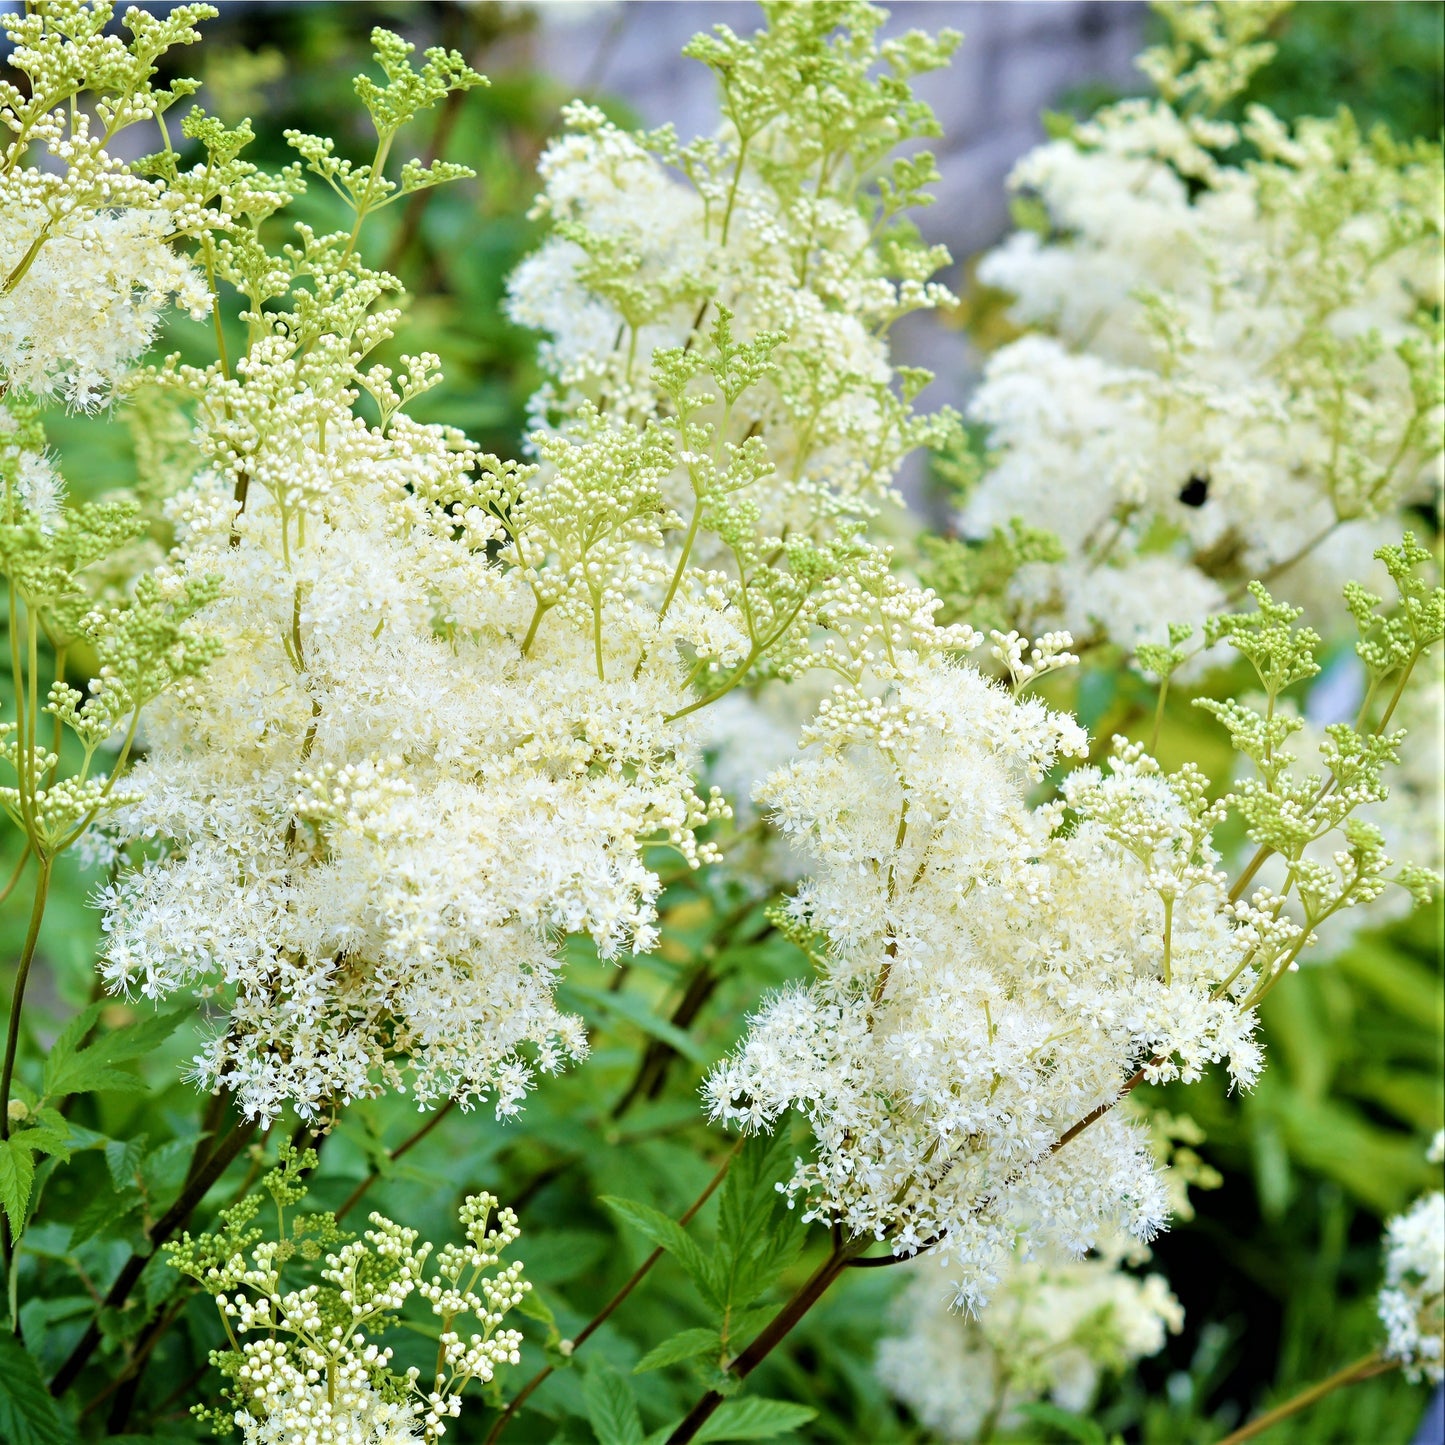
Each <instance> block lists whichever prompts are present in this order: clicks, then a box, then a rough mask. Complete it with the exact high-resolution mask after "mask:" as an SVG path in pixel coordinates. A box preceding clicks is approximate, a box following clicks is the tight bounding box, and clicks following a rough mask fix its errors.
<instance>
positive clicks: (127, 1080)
mask: <svg viewBox="0 0 1445 1445" xmlns="http://www.w3.org/2000/svg"><path fill="white" fill-rule="evenodd" d="M92 1007H94V1005H92ZM90 1011H91V1010H90V1009H87V1010H85V1013H82V1014H79V1015H77V1017H76V1018H74V1019H72V1020H71V1021H70V1023H69V1024H68V1025H67V1026H66V1028H65V1029H64V1030H63V1031H62V1033H61V1038H59V1039H57V1040H56V1046H55V1047H54V1048H52V1049H51V1051H50V1055H49V1057H48V1058H47V1059H46V1061H45V1095H46V1097H47V1098H51V1099H58V1098H61V1097H63V1096H64V1095H66V1094H90V1093H98V1092H100V1091H102V1090H106V1089H117V1090H120V1089H127V1090H142V1089H144V1088H145V1087H146V1085H145V1081H144V1080H143V1079H141V1078H140V1077H139V1076H137V1075H135V1074H131V1073H127V1072H125V1071H124V1070H122V1069H118V1068H116V1067H115V1065H116V1064H119V1063H124V1062H126V1061H127V1060H129V1059H138V1058H141V1057H143V1056H144V1055H146V1054H148V1053H150V1052H151V1051H152V1050H153V1049H154V1048H155V1047H156V1045H157V1044H159V1043H161V1041H162V1040H164V1039H166V1038H167V1037H169V1036H170V1035H171V1034H172V1033H173V1032H174V1031H175V1029H176V1028H177V1026H178V1025H179V1024H180V1022H181V1020H182V1019H183V1018H185V1016H186V1014H187V1013H188V1012H189V1010H188V1009H173V1010H172V1011H171V1012H170V1013H158V1014H152V1015H151V1016H150V1017H148V1018H142V1019H139V1020H137V1021H136V1022H135V1023H133V1024H128V1025H126V1027H124V1028H120V1029H116V1030H114V1031H113V1032H111V1033H108V1034H102V1035H101V1036H100V1038H98V1039H96V1040H95V1042H94V1043H92V1044H91V1045H90V1046H89V1047H87V1048H84V1049H80V1050H79V1051H78V1052H77V1051H75V1050H74V1043H75V1041H76V1040H78V1039H79V1038H81V1037H83V1036H84V1034H85V1031H86V1028H88V1027H90V1025H89V1024H86V1025H85V1027H78V1026H79V1025H80V1024H81V1023H82V1021H83V1020H84V1019H85V1017H86V1014H88V1013H90ZM91 1022H92V1023H93V1022H94V1020H92V1021H91ZM66 1034H69V1035H70V1036H71V1037H70V1041H69V1042H68V1043H67V1044H66V1045H65V1046H64V1047H63V1048H62V1047H61V1039H63V1038H65V1036H66Z"/></svg>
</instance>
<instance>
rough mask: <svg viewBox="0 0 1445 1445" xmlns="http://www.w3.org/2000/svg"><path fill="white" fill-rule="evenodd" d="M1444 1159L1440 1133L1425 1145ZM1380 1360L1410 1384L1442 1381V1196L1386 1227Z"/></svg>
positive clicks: (1435, 1158)
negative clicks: (1395, 1364)
mask: <svg viewBox="0 0 1445 1445" xmlns="http://www.w3.org/2000/svg"><path fill="white" fill-rule="evenodd" d="M1429 1158H1430V1162H1431V1163H1432V1164H1439V1163H1440V1162H1441V1161H1442V1160H1445V1131H1442V1132H1441V1133H1438V1134H1436V1136H1435V1139H1434V1142H1433V1143H1432V1144H1431V1146H1430V1154H1429ZM1379 1311H1380V1322H1381V1323H1382V1324H1383V1325H1384V1327H1385V1336H1386V1343H1385V1355H1386V1357H1387V1358H1388V1359H1392V1360H1399V1361H1400V1363H1401V1364H1402V1365H1403V1366H1404V1369H1405V1374H1406V1376H1407V1377H1408V1378H1409V1379H1411V1380H1421V1379H1424V1380H1428V1381H1429V1382H1430V1383H1431V1384H1432V1385H1438V1384H1440V1383H1441V1381H1442V1380H1445V1194H1442V1193H1441V1192H1440V1190H1438V1189H1437V1190H1435V1191H1434V1192H1433V1193H1430V1194H1426V1195H1423V1196H1422V1197H1421V1198H1419V1199H1417V1200H1416V1201H1415V1203H1414V1204H1413V1205H1411V1207H1410V1208H1409V1209H1407V1210H1406V1211H1405V1213H1404V1214H1400V1215H1396V1217H1395V1218H1394V1219H1392V1220H1391V1221H1390V1222H1389V1224H1387V1225H1386V1226H1385V1286H1384V1288H1383V1289H1382V1290H1381V1291H1380V1300H1379Z"/></svg>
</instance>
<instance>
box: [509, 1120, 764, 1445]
mask: <svg viewBox="0 0 1445 1445" xmlns="http://www.w3.org/2000/svg"><path fill="white" fill-rule="evenodd" d="M746 1141H747V1136H746V1135H740V1136H739V1137H738V1141H737V1143H736V1144H734V1145H733V1147H732V1148H731V1149H729V1150H728V1152H727V1156H726V1157H725V1158H724V1159H723V1162H722V1164H721V1165H720V1166H719V1168H718V1171H717V1173H716V1174H714V1175H713V1177H712V1178H711V1179H710V1180H709V1181H708V1184H707V1188H706V1189H704V1190H703V1191H702V1193H701V1194H699V1195H698V1197H697V1198H696V1199H695V1200H694V1201H693V1202H692V1204H691V1205H690V1206H689V1207H688V1209H687V1210H686V1212H685V1213H683V1214H681V1215H679V1216H678V1220H677V1222H678V1224H679V1225H681V1226H683V1227H684V1228H685V1227H686V1226H687V1225H688V1224H690V1223H691V1222H692V1220H693V1217H694V1216H695V1215H696V1214H697V1212H698V1210H700V1209H701V1208H702V1207H703V1205H704V1204H706V1203H707V1202H708V1200H709V1199H711V1198H712V1195H713V1191H714V1190H715V1189H716V1188H717V1187H718V1185H719V1184H721V1183H722V1182H723V1180H724V1179H726V1178H727V1172H728V1170H729V1169H730V1168H731V1167H732V1162H733V1160H734V1159H735V1158H736V1157H737V1154H738V1151H739V1150H740V1149H741V1148H742V1147H743V1145H744V1143H746ZM663 1254H664V1251H663V1250H661V1249H654V1250H653V1251H652V1253H651V1254H649V1255H648V1256H647V1258H646V1259H644V1260H643V1261H642V1263H641V1264H640V1265H638V1266H637V1268H636V1269H635V1270H633V1271H632V1273H631V1274H630V1275H629V1276H628V1278H627V1281H626V1283H625V1284H623V1286H622V1288H621V1289H619V1290H618V1291H617V1293H616V1294H615V1295H613V1296H612V1298H611V1299H610V1300H608V1301H607V1303H606V1304H605V1305H603V1306H602V1308H601V1309H600V1310H598V1311H597V1313H596V1314H595V1315H593V1316H592V1318H591V1319H590V1320H588V1322H587V1323H586V1324H585V1325H584V1326H583V1327H582V1329H581V1330H579V1331H578V1333H577V1335H576V1336H575V1338H574V1339H573V1341H572V1351H573V1353H574V1354H575V1353H576V1352H577V1351H578V1350H579V1349H580V1348H581V1347H582V1346H583V1344H585V1343H586V1342H587V1340H588V1339H590V1338H591V1336H592V1335H594V1334H595V1333H596V1332H597V1330H599V1329H600V1328H601V1327H602V1325H603V1324H604V1323H605V1322H606V1321H607V1319H608V1318H609V1317H610V1316H611V1314H612V1313H613V1311H614V1310H616V1309H617V1307H618V1306H619V1305H620V1304H621V1303H622V1302H623V1300H625V1299H626V1298H627V1296H628V1295H630V1294H631V1293H632V1291H633V1290H635V1289H636V1288H637V1286H638V1285H639V1284H641V1283H642V1281H643V1280H644V1279H645V1278H646V1277H647V1274H648V1272H649V1271H650V1270H651V1269H652V1267H653V1265H655V1264H656V1263H657V1261H658V1260H660V1259H661V1258H662V1256H663ZM555 1368H556V1366H554V1365H546V1366H544V1367H543V1368H542V1369H540V1370H538V1371H537V1373H536V1374H535V1375H533V1376H532V1378H531V1379H530V1380H528V1381H527V1383H526V1384H525V1385H523V1386H522V1388H521V1389H520V1390H519V1391H518V1392H517V1395H516V1396H515V1398H514V1399H513V1400H512V1402H511V1403H510V1404H509V1405H508V1406H507V1408H506V1409H505V1410H503V1411H502V1413H501V1414H500V1415H499V1416H498V1417H497V1422H496V1424H494V1425H493V1426H492V1428H491V1430H490V1431H489V1432H488V1434H487V1438H486V1441H485V1442H484V1445H496V1442H497V1441H498V1440H500V1439H501V1438H502V1431H503V1430H505V1429H506V1428H507V1425H508V1424H509V1423H510V1422H511V1421H512V1420H513V1419H514V1418H515V1417H516V1414H517V1412H518V1411H519V1410H520V1409H521V1408H522V1406H523V1405H524V1404H526V1402H527V1400H528V1399H529V1398H530V1397H531V1395H532V1393H533V1392H534V1391H535V1390H536V1389H537V1388H538V1386H540V1385H541V1384H542V1383H543V1381H545V1380H546V1379H547V1377H548V1376H549V1375H551V1374H552V1372H553V1371H554V1370H555Z"/></svg>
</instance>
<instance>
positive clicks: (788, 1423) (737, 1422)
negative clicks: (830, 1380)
mask: <svg viewBox="0 0 1445 1445" xmlns="http://www.w3.org/2000/svg"><path fill="white" fill-rule="evenodd" d="M817 1413H818V1412H817V1411H816V1410H811V1409H809V1408H808V1406H806V1405H795V1404H793V1403H792V1402H791V1401H789V1400H765V1399H761V1398H759V1397H757V1396H749V1397H748V1398H747V1399H745V1400H725V1401H724V1402H723V1403H722V1404H721V1405H719V1406H718V1408H717V1411H716V1413H715V1414H714V1415H713V1416H712V1418H711V1419H710V1420H709V1421H708V1422H707V1424H705V1425H704V1426H703V1427H702V1429H701V1430H699V1431H698V1432H697V1434H696V1435H695V1436H694V1437H693V1438H694V1439H695V1440H697V1442H698V1445H702V1442H703V1441H706V1440H771V1439H772V1438H773V1437H774V1436H775V1435H786V1434H787V1433H788V1432H789V1431H790V1430H796V1429H797V1428H798V1427H799V1426H800V1425H806V1424H807V1423H808V1421H809V1420H811V1419H812V1418H813V1417H814V1416H815V1415H816V1414H817Z"/></svg>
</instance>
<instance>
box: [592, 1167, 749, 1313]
mask: <svg viewBox="0 0 1445 1445" xmlns="http://www.w3.org/2000/svg"><path fill="white" fill-rule="evenodd" d="M601 1202H602V1203H603V1204H605V1205H606V1206H607V1207H608V1208H609V1209H610V1210H612V1212H613V1213H614V1214H617V1215H619V1216H620V1217H621V1218H622V1219H623V1220H625V1221H626V1222H627V1223H628V1224H630V1225H631V1226H632V1227H633V1228H634V1229H636V1230H637V1231H638V1232H639V1233H640V1234H641V1235H643V1237H644V1238H646V1239H650V1240H651V1241H652V1242H653V1244H655V1245H657V1247H658V1248H659V1249H665V1250H666V1251H667V1252H668V1253H669V1254H670V1255H672V1256H673V1257H674V1258H675V1259H676V1260H677V1262H678V1263H679V1264H680V1265H681V1266H682V1267H683V1269H684V1270H686V1271H687V1275H688V1278H689V1279H691V1280H692V1282H693V1284H695V1285H696V1286H697V1288H698V1290H699V1292H700V1293H701V1294H702V1295H703V1297H704V1298H705V1299H707V1300H708V1301H709V1303H711V1304H713V1305H714V1306H716V1307H717V1308H718V1309H722V1308H724V1306H725V1304H726V1301H725V1300H724V1298H723V1296H722V1291H721V1289H720V1288H719V1284H718V1279H717V1271H716V1270H715V1269H714V1268H713V1263H712V1261H711V1260H710V1259H709V1258H708V1257H707V1256H706V1255H705V1254H704V1253H703V1252H702V1250H701V1249H699V1248H698V1246H697V1244H696V1243H694V1241H693V1240H692V1239H690V1238H689V1237H688V1234H687V1231H686V1230H685V1229H683V1228H682V1227H681V1226H680V1225H679V1224H678V1223H677V1222H676V1221H675V1220H672V1219H669V1218H668V1217H667V1215H665V1214H663V1213H662V1212H661V1211H660V1210H657V1209H653V1208H652V1207H651V1205H648V1204H639V1203H638V1202H637V1201H636V1200H635V1199H619V1198H618V1197H617V1196H616V1195H605V1196H604V1197H603V1199H602V1201H601Z"/></svg>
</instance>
